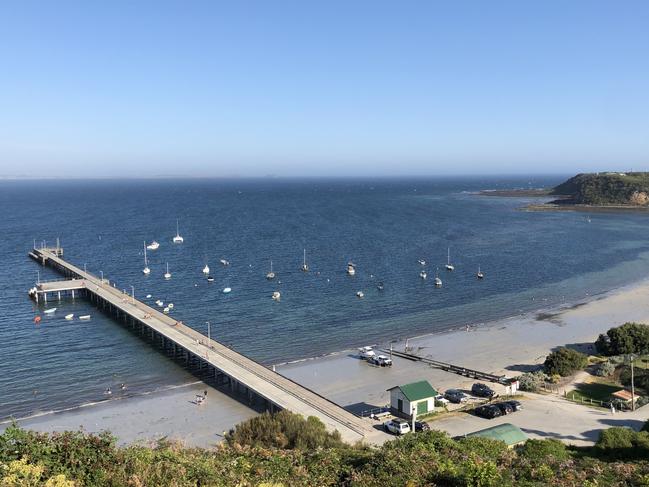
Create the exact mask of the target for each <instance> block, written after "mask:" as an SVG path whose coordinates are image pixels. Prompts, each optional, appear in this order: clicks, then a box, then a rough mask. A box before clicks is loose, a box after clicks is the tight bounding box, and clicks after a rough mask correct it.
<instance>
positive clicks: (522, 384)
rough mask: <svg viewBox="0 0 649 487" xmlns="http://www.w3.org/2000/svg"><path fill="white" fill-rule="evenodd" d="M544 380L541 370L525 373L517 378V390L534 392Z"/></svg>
mask: <svg viewBox="0 0 649 487" xmlns="http://www.w3.org/2000/svg"><path fill="white" fill-rule="evenodd" d="M545 380H546V376H545V374H544V373H543V371H541V370H537V371H536V372H526V373H524V374H523V375H521V376H520V377H519V378H518V382H519V388H520V390H521V391H527V392H536V391H538V390H539V389H540V388H541V385H542V384H543V382H545Z"/></svg>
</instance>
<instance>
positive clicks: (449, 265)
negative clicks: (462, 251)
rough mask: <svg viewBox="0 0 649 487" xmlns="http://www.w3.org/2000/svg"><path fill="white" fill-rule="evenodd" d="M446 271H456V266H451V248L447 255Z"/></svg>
mask: <svg viewBox="0 0 649 487" xmlns="http://www.w3.org/2000/svg"><path fill="white" fill-rule="evenodd" d="M446 270H447V271H454V270H455V266H454V265H453V264H451V248H450V247H449V248H448V253H447V258H446Z"/></svg>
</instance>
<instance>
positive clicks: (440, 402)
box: [435, 394, 450, 408]
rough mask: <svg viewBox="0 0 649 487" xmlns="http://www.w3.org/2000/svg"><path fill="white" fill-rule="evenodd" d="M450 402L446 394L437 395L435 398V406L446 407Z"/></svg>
mask: <svg viewBox="0 0 649 487" xmlns="http://www.w3.org/2000/svg"><path fill="white" fill-rule="evenodd" d="M449 402H450V401H449V400H448V399H446V398H445V397H444V394H437V395H436V396H435V406H441V407H443V408H444V407H446V406H448V403H449Z"/></svg>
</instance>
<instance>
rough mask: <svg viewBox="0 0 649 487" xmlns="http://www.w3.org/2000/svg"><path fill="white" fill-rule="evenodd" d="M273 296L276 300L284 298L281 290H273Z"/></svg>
mask: <svg viewBox="0 0 649 487" xmlns="http://www.w3.org/2000/svg"><path fill="white" fill-rule="evenodd" d="M272 298H273V300H274V301H279V300H280V299H282V293H280V292H279V291H275V292H273V296H272Z"/></svg>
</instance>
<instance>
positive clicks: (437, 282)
mask: <svg viewBox="0 0 649 487" xmlns="http://www.w3.org/2000/svg"><path fill="white" fill-rule="evenodd" d="M435 287H442V280H441V279H440V278H439V268H437V269H436V270H435Z"/></svg>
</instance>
